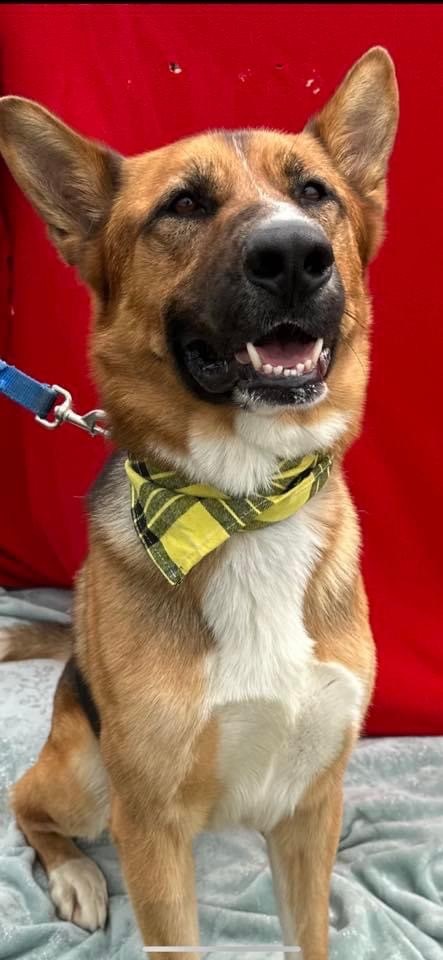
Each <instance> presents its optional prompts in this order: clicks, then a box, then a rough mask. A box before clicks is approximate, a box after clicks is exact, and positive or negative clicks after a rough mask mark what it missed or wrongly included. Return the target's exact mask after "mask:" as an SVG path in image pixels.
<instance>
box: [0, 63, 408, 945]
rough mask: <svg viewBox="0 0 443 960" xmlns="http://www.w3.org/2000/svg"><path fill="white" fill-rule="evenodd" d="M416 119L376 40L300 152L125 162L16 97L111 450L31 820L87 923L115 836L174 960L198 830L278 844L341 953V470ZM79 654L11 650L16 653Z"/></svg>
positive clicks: (187, 152) (20, 138) (314, 927)
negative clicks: (87, 847)
mask: <svg viewBox="0 0 443 960" xmlns="http://www.w3.org/2000/svg"><path fill="white" fill-rule="evenodd" d="M397 120H398V91H397V83H396V78H395V71H394V66H393V63H392V61H391V59H390V57H389V55H388V53H387V52H386V51H385V50H384V49H383V48H380V47H375V48H372V49H371V50H369V51H368V52H367V53H366V54H365V55H364V56H363V57H362V58H361V59H360V60H358V61H357V63H356V64H355V65H354V66H353V68H352V69H351V70H350V72H349V73H348V74H347V75H346V77H345V79H344V81H343V82H342V84H341V85H340V86H339V88H338V89H337V90H336V92H335V93H334V94H333V96H332V98H331V99H330V100H329V102H328V103H327V104H326V105H325V106H324V107H323V108H322V109H321V110H320V111H319V112H318V113H317V114H316V115H315V116H314V117H313V118H311V120H310V121H309V122H308V123H307V126H306V127H305V129H304V130H303V131H302V132H301V133H299V134H297V135H293V134H287V133H279V132H275V131H272V130H268V129H251V130H249V129H246V130H237V131H235V132H231V131H226V130H215V131H211V132H209V133H206V134H202V135H197V136H194V137H190V138H188V139H185V140H182V141H180V142H176V143H173V144H171V145H169V146H166V147H164V148H161V149H157V150H154V151H152V152H150V153H147V154H143V155H140V156H136V157H132V158H129V159H127V158H123V157H121V156H120V155H118V154H117V153H115V152H113V151H112V150H110V149H108V148H107V147H106V146H104V145H102V144H100V143H96V142H93V141H91V140H88V139H85V138H84V137H83V136H81V135H79V134H78V133H76V132H74V131H73V130H71V129H70V128H69V127H67V126H66V125H65V124H64V123H62V122H61V121H60V120H59V119H57V118H56V117H54V116H53V115H52V114H51V113H49V112H48V111H47V110H46V109H45V108H43V107H42V106H40V105H38V104H36V103H34V102H32V101H29V100H26V99H22V98H20V97H14V96H8V97H5V98H3V99H2V100H1V103H0V146H1V152H2V154H3V157H4V159H5V161H6V164H7V165H8V167H9V169H10V171H11V173H12V175H13V176H14V178H15V179H16V181H17V183H18V184H19V186H20V187H21V188H22V190H23V191H24V193H25V195H26V196H27V197H28V198H29V200H30V202H31V204H33V206H34V208H35V209H36V210H37V212H38V213H39V215H40V216H41V217H42V218H43V220H44V222H45V223H46V225H47V228H48V232H49V236H50V238H51V239H52V241H53V243H54V244H55V246H56V248H57V250H58V251H59V253H60V255H61V256H62V258H63V259H64V260H65V261H66V262H67V263H68V264H70V265H72V266H74V267H75V268H76V269H77V271H78V273H79V275H80V277H81V278H82V280H83V281H84V282H85V283H86V284H87V286H88V287H89V290H90V293H91V298H92V308H93V316H94V323H93V332H92V335H91V339H90V363H91V369H92V372H93V376H94V378H95V382H96V383H97V386H98V389H99V392H100V395H101V398H102V400H103V403H104V407H105V409H106V411H107V415H108V418H109V424H110V430H111V436H112V440H113V443H114V445H115V448H116V451H117V452H114V453H113V454H112V456H111V457H110V460H109V462H108V463H107V465H106V467H105V469H104V472H103V474H102V475H101V476H100V478H99V479H98V480H97V482H96V484H95V486H94V487H93V490H92V492H91V494H90V497H89V504H88V513H89V553H88V556H87V558H86V561H85V563H84V565H83V568H82V569H81V571H80V573H79V575H78V577H77V580H76V588H75V601H74V620H73V650H72V651H71V653H72V655H71V656H70V659H69V660H68V662H67V664H66V666H65V669H64V670H63V673H62V675H61V678H60V681H59V684H58V687H57V691H56V695H55V702H54V711H53V719H52V727H51V731H50V734H49V737H48V740H47V742H46V744H45V746H44V747H43V749H42V752H41V754H40V756H39V758H38V760H37V762H36V764H35V765H34V766H33V767H32V769H30V770H28V771H27V772H26V773H25V774H24V776H22V778H21V779H20V780H19V781H18V783H16V784H15V786H14V787H13V789H12V794H11V799H12V805H13V809H14V812H15V816H16V819H17V823H18V825H19V827H20V828H21V830H22V831H23V833H24V835H25V837H26V838H27V840H28V842H29V843H30V844H31V846H32V847H33V848H34V849H35V851H36V852H37V854H38V856H39V858H40V860H41V861H42V863H43V865H44V867H45V869H46V871H47V874H48V877H49V891H50V895H51V897H52V900H53V902H54V904H55V907H56V908H57V911H58V913H59V915H60V917H62V918H65V919H66V920H71V921H73V922H74V923H76V924H78V925H79V926H80V927H83V928H85V929H86V930H91V931H93V930H95V929H96V928H99V927H103V926H104V924H105V920H106V910H107V891H106V884H105V880H104V877H103V875H102V873H101V872H100V870H99V869H98V867H97V866H96V865H95V864H94V863H93V862H92V861H91V859H89V858H88V857H87V856H85V855H84V854H83V853H82V852H80V850H79V849H78V847H77V846H76V845H75V844H74V842H73V839H72V838H74V837H86V838H92V837H95V836H97V835H98V834H99V833H100V832H101V831H102V830H103V829H104V828H106V827H109V829H110V830H111V834H112V837H113V839H114V841H115V843H116V846H117V848H118V851H119V856H120V859H121V864H122V869H123V873H124V877H125V882H126V885H127V889H128V892H129V897H130V901H131V903H132V906H133V909H134V912H135V916H136V919H137V922H138V926H139V930H140V933H141V936H142V938H143V943H144V944H145V945H146V947H147V948H150V955H151V956H153V957H160V956H161V957H162V958H163V960H164V958H165V957H170V958H172V956H173V952H172V951H171V953H169V952H168V951H167V950H166V952H165V953H161V952H158V951H156V949H155V948H156V947H157V948H158V947H163V949H164V948H165V947H166V948H167V947H173V946H180V945H186V946H188V951H187V952H185V953H184V956H185V957H186V958H188V960H190V958H195V956H196V953H195V949H193V948H195V946H196V945H197V944H198V928H197V910H196V899H195V892H194V878H193V859H192V841H193V838H194V837H195V836H196V835H197V834H198V833H199V832H200V831H203V830H208V829H209V830H213V829H215V830H218V829H224V828H225V827H227V826H229V825H231V824H235V825H238V824H241V825H243V826H246V827H248V828H251V829H254V830H257V831H259V832H260V833H262V834H263V836H264V837H265V840H266V843H267V848H268V851H269V859H270V864H271V869H272V875H273V883H274V888H275V892H276V897H277V901H278V905H279V913H280V918H281V925H282V932H283V938H284V945H285V947H287V948H288V950H287V955H288V956H292V955H294V956H297V957H299V956H300V955H302V956H303V958H304V960H326V958H327V956H328V900H329V885H330V876H331V871H332V867H333V863H334V859H335V856H336V851H337V845H338V841H339V835H340V826H341V815H342V802H343V776H344V771H345V768H346V764H347V761H348V758H349V755H350V752H351V750H352V748H353V746H354V744H355V742H356V740H357V738H358V736H359V732H360V730H361V726H362V722H363V719H364V716H365V712H366V710H367V707H368V705H369V703H370V699H371V694H372V690H373V684H374V676H375V669H376V659H375V652H374V645H373V640H372V637H371V629H370V624H369V617H368V605H367V600H366V596H365V591H364V586H363V583H362V577H361V573H360V569H359V552H360V533H359V526H358V520H357V517H356V511H355V508H354V506H353V503H352V501H351V498H350V495H349V493H348V490H347V487H346V483H345V479H344V475H343V468H342V462H343V456H344V454H345V452H346V450H347V449H348V447H349V445H350V444H351V443H352V441H353V440H354V439H355V438H356V437H357V436H358V434H359V432H360V429H361V424H362V417H363V412H364V403H365V393H366V385H367V380H368V374H369V344H370V328H371V308H370V301H369V295H368V291H367V287H366V279H365V278H366V268H367V265H368V263H369V261H370V260H371V258H372V257H373V256H374V254H375V252H376V250H377V249H378V247H379V245H380V242H381V240H382V237H383V231H384V227H383V223H384V211H385V206H386V176H387V167H388V161H389V157H390V154H391V150H392V147H393V143H394V138H395V133H396V127H397ZM55 639H56V640H57V643H56V642H55ZM70 642H71V641H70V638H68V637H66V636H65V638H64V639H63V640H62V641H61V640H60V636H57V638H52V637H51V633H50V629H49V628H48V629H47V630H46V628H45V629H44V630H43V631H42V629H41V628H37V627H34V628H30V629H29V631H28V633H27V634H26V638H24V636H22V635H21V634H20V632H19V634H16V635H15V636H14V635H13V634H12V633H11V634H5V635H4V637H3V659H4V660H7V659H21V658H23V657H28V656H30V657H32V656H38V655H43V656H48V655H52V654H54V655H58V656H60V657H67V656H69V655H70ZM290 948H292V950H291V949H290ZM295 948H298V949H297V950H296V949H295Z"/></svg>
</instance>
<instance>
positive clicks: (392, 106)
mask: <svg viewBox="0 0 443 960" xmlns="http://www.w3.org/2000/svg"><path fill="white" fill-rule="evenodd" d="M397 122H398V88H397V81H396V77H395V69H394V64H393V62H392V60H391V58H390V56H389V54H388V53H387V51H386V50H384V49H383V47H373V48H372V49H371V50H368V52H367V53H365V54H364V56H363V57H361V58H360V60H357V63H355V64H354V66H353V67H352V69H351V70H350V71H349V73H348V74H347V76H346V77H345V79H344V80H343V83H342V84H341V86H340V87H339V88H338V90H336V92H335V93H334V95H333V96H332V97H331V99H330V100H329V102H328V103H327V104H326V106H325V107H323V109H322V110H321V111H320V113H318V114H317V115H316V116H315V117H313V118H312V119H311V120H310V121H309V123H308V126H307V128H306V129H307V130H308V131H309V133H312V134H314V136H316V137H317V138H318V139H319V140H320V141H321V143H322V144H323V146H324V147H325V148H326V150H327V151H328V153H329V154H330V156H331V157H332V159H333V160H334V162H335V164H336V165H337V167H338V168H339V170H340V171H341V173H342V174H343V175H344V176H345V177H346V178H347V179H348V180H349V182H350V183H351V184H352V185H353V186H354V187H355V189H356V190H357V191H358V192H359V193H360V194H361V195H362V196H363V197H364V198H366V199H373V200H375V201H376V202H378V203H381V204H383V203H384V199H385V190H384V186H385V178H386V171H387V166H388V160H389V156H390V153H391V150H392V147H393V144H394V139H395V133H396V130H397Z"/></svg>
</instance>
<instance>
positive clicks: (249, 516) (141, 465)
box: [125, 454, 332, 585]
mask: <svg viewBox="0 0 443 960" xmlns="http://www.w3.org/2000/svg"><path fill="white" fill-rule="evenodd" d="M331 464H332V460H331V457H330V456H329V455H328V454H313V455H310V456H307V457H303V458H302V459H301V460H296V461H290V460H282V461H281V462H280V463H279V468H278V473H277V474H276V475H275V477H273V479H272V491H271V492H270V493H268V494H266V495H263V496H261V495H254V496H251V497H228V496H226V495H225V494H224V493H220V491H219V490H216V489H215V487H207V486H204V485H203V484H200V483H191V484H189V483H187V482H186V479H185V478H184V477H183V476H180V474H178V473H177V472H176V471H175V470H168V471H166V472H165V471H163V472H160V471H159V470H158V468H157V469H156V468H155V467H154V466H153V465H149V464H148V463H147V462H146V461H133V460H127V461H126V463H125V470H126V473H127V476H128V479H129V483H130V487H131V513H132V519H133V521H134V526H135V529H136V531H137V534H138V536H139V537H140V540H141V542H142V544H143V546H144V548H145V550H146V552H147V553H148V554H149V556H150V557H151V560H153V561H154V563H155V565H156V567H158V569H159V570H160V571H161V573H162V574H163V576H164V577H166V579H167V580H168V582H169V583H171V584H172V585H175V584H177V583H181V581H182V580H183V578H184V577H185V576H186V574H187V573H189V571H190V570H191V569H192V567H194V566H195V564H196V563H198V562H199V560H201V559H202V558H203V557H205V556H206V555H207V554H208V553H210V552H211V551H212V550H215V549H216V548H217V547H219V546H220V544H222V543H224V542H225V540H228V539H229V537H230V536H232V534H233V533H236V532H237V531H239V532H241V531H242V530H243V531H244V530H258V529H260V528H261V527H265V526H267V524H269V523H276V522H277V521H278V520H285V519H286V518H287V517H289V516H291V514H293V513H296V511H297V510H300V507H302V506H303V504H304V503H307V501H308V500H310V499H311V497H313V496H314V494H316V493H317V491H318V490H320V489H321V487H322V486H323V484H324V483H325V482H326V480H327V479H328V476H329V473H330V469H331Z"/></svg>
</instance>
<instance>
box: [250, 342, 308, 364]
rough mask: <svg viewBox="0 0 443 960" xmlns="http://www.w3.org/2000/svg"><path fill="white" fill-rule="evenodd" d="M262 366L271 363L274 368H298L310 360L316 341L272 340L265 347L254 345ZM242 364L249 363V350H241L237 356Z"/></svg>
mask: <svg viewBox="0 0 443 960" xmlns="http://www.w3.org/2000/svg"><path fill="white" fill-rule="evenodd" d="M254 346H255V349H256V351H257V353H258V355H259V357H260V360H261V362H262V364H265V363H270V364H271V366H273V367H286V368H287V367H296V366H297V364H298V363H305V362H306V360H309V358H310V356H311V354H312V350H313V347H314V341H311V342H310V343H294V342H290V341H287V342H286V343H283V342H282V341H281V340H270V341H269V342H268V343H266V344H265V345H264V346H261V347H260V346H258V344H254ZM236 357H237V360H239V361H240V363H249V354H248V351H247V350H239V352H238V353H237V354H236Z"/></svg>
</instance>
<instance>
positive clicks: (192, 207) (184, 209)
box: [169, 193, 206, 218]
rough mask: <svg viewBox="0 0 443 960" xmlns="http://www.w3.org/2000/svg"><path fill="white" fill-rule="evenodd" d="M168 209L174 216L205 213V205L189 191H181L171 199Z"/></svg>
mask: <svg viewBox="0 0 443 960" xmlns="http://www.w3.org/2000/svg"><path fill="white" fill-rule="evenodd" d="M169 210H170V212H171V213H174V214H175V216H176V217H186V218H189V217H195V216H202V214H203V215H204V214H205V213H206V210H205V207H204V206H203V204H202V203H200V201H199V200H197V199H196V197H193V196H192V194H191V193H183V194H182V195H181V196H180V197H176V198H175V200H173V201H172V203H171V205H170V207H169Z"/></svg>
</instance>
